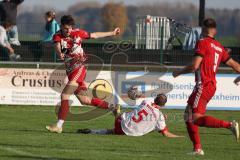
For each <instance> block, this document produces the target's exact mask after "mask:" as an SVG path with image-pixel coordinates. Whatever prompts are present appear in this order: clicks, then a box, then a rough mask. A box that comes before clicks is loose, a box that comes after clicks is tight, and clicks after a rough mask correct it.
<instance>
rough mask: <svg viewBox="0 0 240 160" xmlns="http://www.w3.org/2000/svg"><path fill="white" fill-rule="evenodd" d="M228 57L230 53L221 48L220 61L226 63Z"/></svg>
mask: <svg viewBox="0 0 240 160" xmlns="http://www.w3.org/2000/svg"><path fill="white" fill-rule="evenodd" d="M230 58H231V57H230V55H229V54H228V52H227V51H226V50H225V49H224V48H223V54H222V59H221V62H222V63H226V62H227V61H228V60H229V59H230Z"/></svg>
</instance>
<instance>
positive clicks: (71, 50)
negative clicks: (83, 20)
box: [53, 29, 90, 73]
mask: <svg viewBox="0 0 240 160" xmlns="http://www.w3.org/2000/svg"><path fill="white" fill-rule="evenodd" d="M89 38H90V34H89V33H88V32H86V31H84V30H81V29H74V30H72V32H71V33H70V36H69V37H64V36H63V35H62V33H61V31H59V32H57V33H56V34H55V35H54V36H53V41H54V43H60V45H61V51H62V53H64V54H65V58H64V62H65V65H66V70H67V72H68V73H70V72H71V71H73V70H74V69H76V68H80V66H81V65H82V64H83V62H84V61H85V60H86V55H85V53H84V51H83V48H82V40H83V39H89Z"/></svg>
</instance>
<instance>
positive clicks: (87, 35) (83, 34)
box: [78, 29, 90, 39]
mask: <svg viewBox="0 0 240 160" xmlns="http://www.w3.org/2000/svg"><path fill="white" fill-rule="evenodd" d="M78 35H79V36H80V37H81V38H82V39H89V38H90V33H89V32H87V31H85V30H81V29H79V31H78Z"/></svg>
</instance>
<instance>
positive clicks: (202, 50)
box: [195, 40, 206, 57]
mask: <svg viewBox="0 0 240 160" xmlns="http://www.w3.org/2000/svg"><path fill="white" fill-rule="evenodd" d="M205 54H206V45H205V44H204V41H203V40H199V41H198V42H197V44H196V46H195V56H201V57H204V55H205Z"/></svg>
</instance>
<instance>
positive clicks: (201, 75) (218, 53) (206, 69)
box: [195, 37, 230, 87]
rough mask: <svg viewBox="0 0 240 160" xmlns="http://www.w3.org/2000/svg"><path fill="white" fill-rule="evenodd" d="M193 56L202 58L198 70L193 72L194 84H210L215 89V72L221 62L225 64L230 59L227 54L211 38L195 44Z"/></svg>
mask: <svg viewBox="0 0 240 160" xmlns="http://www.w3.org/2000/svg"><path fill="white" fill-rule="evenodd" d="M195 54H196V55H197V56H201V57H202V58H203V59H202V63H201V66H200V68H199V69H198V70H197V71H196V72H195V79H196V83H197V84H202V85H204V84H207V83H209V82H212V83H213V85H214V86H215V87H216V72H217V70H218V67H219V65H220V63H221V62H223V63H225V62H227V61H228V60H229V59H230V56H229V54H228V53H227V52H226V50H225V49H224V47H223V46H222V45H221V44H220V43H219V42H218V41H216V40H215V39H214V38H211V37H205V38H202V39H200V40H199V41H198V42H197V44H196V47H195Z"/></svg>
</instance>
